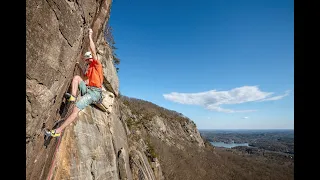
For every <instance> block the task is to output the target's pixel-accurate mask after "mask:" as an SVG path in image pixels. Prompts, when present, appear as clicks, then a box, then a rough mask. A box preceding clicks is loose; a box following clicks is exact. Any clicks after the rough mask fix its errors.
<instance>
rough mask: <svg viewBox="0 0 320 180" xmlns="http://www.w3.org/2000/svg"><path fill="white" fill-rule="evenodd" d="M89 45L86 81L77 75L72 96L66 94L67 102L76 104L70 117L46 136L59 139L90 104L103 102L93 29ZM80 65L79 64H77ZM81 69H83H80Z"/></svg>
mask: <svg viewBox="0 0 320 180" xmlns="http://www.w3.org/2000/svg"><path fill="white" fill-rule="evenodd" d="M89 43H90V45H89V46H90V51H88V52H86V53H85V54H84V61H85V63H86V64H87V65H88V68H87V70H86V71H85V77H86V78H85V80H83V79H82V78H81V77H80V76H78V75H76V76H74V77H73V79H72V84H71V94H70V93H65V98H66V99H67V101H69V102H72V103H75V106H74V108H73V109H72V113H71V114H70V116H68V117H67V119H65V121H64V122H63V124H62V125H61V126H60V127H58V128H57V129H52V130H51V131H48V130H47V131H46V134H47V135H49V136H52V137H59V136H60V135H61V132H62V131H63V130H64V129H65V128H66V127H67V126H68V125H69V124H70V123H72V122H73V121H74V120H75V119H76V117H77V115H78V113H79V112H80V111H81V110H83V109H84V108H85V107H87V106H89V105H90V104H94V103H97V102H101V100H102V89H101V88H102V83H103V70H102V65H101V62H100V60H98V57H97V53H96V47H95V44H94V42H93V40H92V29H89ZM76 64H77V65H79V63H78V62H77V63H76ZM80 68H81V67H80ZM78 89H79V92H80V93H79V94H81V99H80V100H78V101H76V100H77V92H78Z"/></svg>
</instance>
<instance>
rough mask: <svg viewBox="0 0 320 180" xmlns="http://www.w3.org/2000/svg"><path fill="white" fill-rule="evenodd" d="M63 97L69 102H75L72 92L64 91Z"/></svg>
mask: <svg viewBox="0 0 320 180" xmlns="http://www.w3.org/2000/svg"><path fill="white" fill-rule="evenodd" d="M64 97H65V98H66V99H67V101H69V102H75V101H76V97H74V96H73V95H72V94H70V93H65V94H64Z"/></svg>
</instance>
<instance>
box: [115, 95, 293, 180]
mask: <svg viewBox="0 0 320 180" xmlns="http://www.w3.org/2000/svg"><path fill="white" fill-rule="evenodd" d="M120 102H121V103H120V109H121V118H122V120H123V121H124V122H126V123H127V125H128V128H129V131H130V132H131V134H130V135H128V140H129V144H139V142H147V145H146V146H148V147H149V152H150V154H149V156H148V157H149V158H150V160H152V158H154V157H156V158H157V159H158V160H159V162H160V165H161V169H162V173H163V176H164V178H165V179H168V180H169V179H170V180H172V179H190V180H191V179H197V180H198V179H206V180H207V179H277V180H278V179H293V161H292V160H291V159H277V158H274V156H273V157H272V158H273V159H272V158H269V159H268V158H267V157H262V156H258V155H256V154H253V155H252V154H248V153H246V151H237V150H236V149H234V150H228V149H223V148H214V147H213V146H212V145H211V144H210V143H209V142H208V141H206V140H204V138H202V137H201V135H200V134H199V131H198V129H197V127H196V124H195V123H194V122H193V121H192V120H190V119H189V118H187V117H185V116H184V115H183V114H181V113H179V112H176V111H172V110H168V109H165V108H163V107H160V106H158V105H155V104H153V103H151V102H148V101H144V100H140V99H136V98H130V97H127V96H121V97H120ZM280 161H281V162H280Z"/></svg>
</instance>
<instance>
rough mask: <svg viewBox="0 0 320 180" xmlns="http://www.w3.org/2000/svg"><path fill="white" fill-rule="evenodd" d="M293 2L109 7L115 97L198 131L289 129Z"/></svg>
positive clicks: (169, 0) (146, 0) (208, 0)
mask: <svg viewBox="0 0 320 180" xmlns="http://www.w3.org/2000/svg"><path fill="white" fill-rule="evenodd" d="M293 12H294V11H293V1H292V0H290V1H289V0H282V1H277V0H259V1H256V0H241V1H239V0H199V1H191V0H185V1H182V0H162V1H156V0H154V1H150V0H134V1H133V0H121V1H120V0H113V6H112V10H111V17H110V25H111V26H112V27H113V35H114V39H115V41H116V47H117V48H118V49H117V50H116V53H117V54H118V57H119V58H120V60H121V63H120V65H119V68H120V71H119V74H118V75H119V81H120V92H121V94H123V95H126V96H129V97H135V98H139V99H143V100H146V101H150V102H152V103H155V104H157V105H159V106H162V107H164V108H167V109H171V110H175V111H177V112H180V113H182V114H184V115H185V116H187V117H189V118H190V119H192V120H193V121H194V122H195V123H196V124H197V127H198V129H274V128H284V129H287V128H289V129H293V126H294V115H293V114H294V109H293V107H294V104H293V97H294V96H293V93H294V91H293V90H294V55H293V52H294V51H293V42H294V41H293V36H294V29H293V22H294V19H293Z"/></svg>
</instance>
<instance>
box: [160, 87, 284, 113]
mask: <svg viewBox="0 0 320 180" xmlns="http://www.w3.org/2000/svg"><path fill="white" fill-rule="evenodd" d="M289 92H290V91H286V92H285V94H283V95H278V96H272V95H273V94H274V93H273V92H263V91H261V90H260V89H259V88H258V87H257V86H242V87H238V88H234V89H231V90H229V91H216V90H211V91H206V92H199V93H177V92H172V93H170V94H164V95H163V96H164V98H165V99H167V100H169V101H173V102H177V103H181V104H189V105H199V106H203V107H204V108H206V109H209V110H213V111H218V112H226V113H235V112H252V111H256V110H232V109H224V108H221V105H231V104H241V103H246V102H254V101H257V102H261V101H275V100H279V99H282V98H283V97H285V96H288V95H289Z"/></svg>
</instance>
